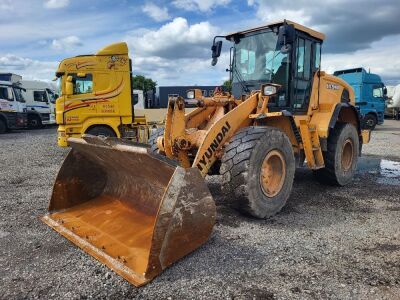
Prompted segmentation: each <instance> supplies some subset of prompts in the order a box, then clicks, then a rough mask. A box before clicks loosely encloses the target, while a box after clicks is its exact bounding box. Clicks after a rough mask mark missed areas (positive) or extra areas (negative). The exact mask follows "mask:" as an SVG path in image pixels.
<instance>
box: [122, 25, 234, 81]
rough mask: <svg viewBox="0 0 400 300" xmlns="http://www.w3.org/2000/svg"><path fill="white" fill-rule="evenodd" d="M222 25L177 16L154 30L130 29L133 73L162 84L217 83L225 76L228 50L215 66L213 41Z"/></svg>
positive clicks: (129, 37) (129, 40) (129, 39)
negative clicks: (212, 50) (192, 20)
mask: <svg viewBox="0 0 400 300" xmlns="http://www.w3.org/2000/svg"><path fill="white" fill-rule="evenodd" d="M219 31H220V29H219V28H217V27H215V26H213V25H211V24H210V23H209V22H200V23H195V24H189V23H188V21H187V20H186V19H184V18H175V19H174V20H172V21H171V22H168V23H167V24H165V25H163V26H161V27H160V28H158V29H155V30H148V29H147V30H146V29H138V30H137V31H134V32H130V33H129V34H128V35H127V37H126V41H127V43H128V45H129V49H130V50H131V55H130V56H131V58H132V60H133V73H134V74H142V75H145V76H148V77H151V78H152V79H153V80H156V81H157V82H158V84H160V85H166V84H167V85H168V84H169V85H179V84H218V83H220V82H222V79H223V78H225V77H226V75H227V74H226V72H225V68H226V66H227V65H228V62H227V59H226V58H227V57H228V56H229V54H228V53H225V54H224V55H222V57H221V59H220V64H218V65H217V67H215V68H212V67H211V64H210V61H211V50H210V48H211V43H212V38H213V37H214V35H215V34H217V33H218V32H219Z"/></svg>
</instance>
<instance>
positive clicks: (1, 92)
mask: <svg viewBox="0 0 400 300" xmlns="http://www.w3.org/2000/svg"><path fill="white" fill-rule="evenodd" d="M10 92H11V90H10V89H8V88H7V87H5V86H0V99H4V100H10V101H12V100H13V97H12V94H10Z"/></svg>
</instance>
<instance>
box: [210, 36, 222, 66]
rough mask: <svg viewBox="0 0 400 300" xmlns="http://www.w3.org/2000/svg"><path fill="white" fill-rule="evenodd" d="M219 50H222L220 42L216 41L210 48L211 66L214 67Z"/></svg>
mask: <svg viewBox="0 0 400 300" xmlns="http://www.w3.org/2000/svg"><path fill="white" fill-rule="evenodd" d="M221 49H222V41H218V42H215V41H214V43H213V45H212V46H211V51H212V61H211V65H212V66H215V65H216V64H217V62H218V57H219V56H220V55H221Z"/></svg>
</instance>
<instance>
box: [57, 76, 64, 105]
mask: <svg viewBox="0 0 400 300" xmlns="http://www.w3.org/2000/svg"><path fill="white" fill-rule="evenodd" d="M63 77H64V76H59V77H57V80H56V86H57V90H56V91H57V93H58V94H59V95H61V94H62V81H63ZM56 100H57V99H56Z"/></svg>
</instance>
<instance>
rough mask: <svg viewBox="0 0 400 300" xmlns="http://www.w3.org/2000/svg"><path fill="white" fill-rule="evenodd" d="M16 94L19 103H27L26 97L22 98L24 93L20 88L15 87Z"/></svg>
mask: <svg viewBox="0 0 400 300" xmlns="http://www.w3.org/2000/svg"><path fill="white" fill-rule="evenodd" d="M14 94H15V98H16V100H17V101H18V102H25V99H24V96H22V91H21V89H20V88H16V87H14Z"/></svg>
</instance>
